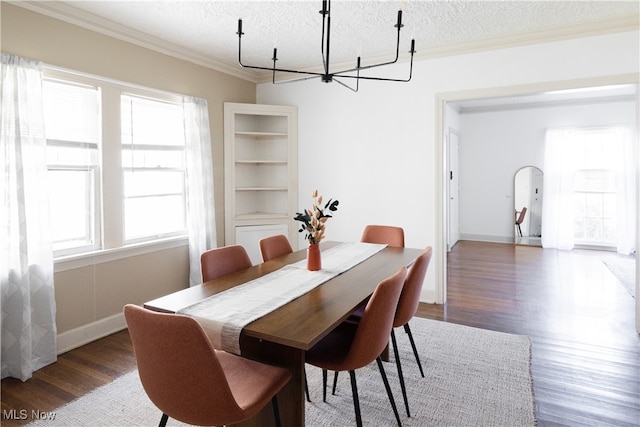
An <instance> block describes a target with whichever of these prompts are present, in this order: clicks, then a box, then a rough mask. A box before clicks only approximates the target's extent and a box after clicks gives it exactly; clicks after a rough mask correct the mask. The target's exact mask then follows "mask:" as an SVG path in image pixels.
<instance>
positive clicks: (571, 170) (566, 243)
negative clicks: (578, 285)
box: [542, 129, 577, 250]
mask: <svg viewBox="0 0 640 427" xmlns="http://www.w3.org/2000/svg"><path fill="white" fill-rule="evenodd" d="M575 135H576V132H575V130H574V129H549V130H547V133H546V138H545V145H544V178H543V181H544V183H543V187H544V192H543V198H544V199H543V201H542V247H544V248H558V249H566V250H570V249H573V246H574V225H573V224H574V212H573V210H574V201H573V177H574V174H575V162H574V160H575V153H576V145H575V144H576V143H577V139H576V137H575Z"/></svg>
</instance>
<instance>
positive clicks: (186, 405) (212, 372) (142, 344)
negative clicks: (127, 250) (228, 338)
mask: <svg viewBox="0 0 640 427" xmlns="http://www.w3.org/2000/svg"><path fill="white" fill-rule="evenodd" d="M124 316H125V319H126V321H127V326H128V327H129V333H130V335H131V341H132V342H133V349H134V353H135V356H136V362H137V364H138V374H139V375H140V381H141V382H142V385H143V387H144V390H145V392H146V393H147V395H148V396H149V399H150V400H151V401H152V402H153V404H154V405H155V406H156V407H157V408H158V409H160V410H161V411H162V417H161V419H160V426H161V427H162V426H165V425H166V423H167V420H168V419H169V417H171V418H174V419H176V420H178V421H181V422H184V423H187V424H193V425H199V426H205V425H206V426H211V425H224V424H234V423H239V422H242V421H244V420H247V419H249V418H251V417H253V416H254V415H256V414H257V413H258V412H259V411H260V410H261V409H262V408H263V407H265V406H266V405H267V404H268V403H269V401H271V404H272V408H273V414H274V418H275V422H276V425H280V416H279V412H278V401H277V398H276V394H277V393H278V392H279V391H280V390H281V389H282V388H283V387H284V386H285V385H286V384H287V382H288V381H289V379H290V378H291V373H290V372H289V371H288V370H287V369H284V368H280V367H277V366H271V365H267V364H264V363H260V362H256V361H253V360H249V359H245V358H243V357H240V356H236V355H234V354H231V353H226V352H224V351H219V350H216V349H214V348H213V346H212V344H211V341H209V338H208V337H207V335H206V334H205V332H204V331H203V329H202V327H201V326H200V324H199V323H198V322H197V321H196V320H195V319H193V318H191V317H188V316H183V315H179V314H167V313H158V312H154V311H151V310H147V309H144V308H141V307H138V306H136V305H132V304H128V305H126V306H125V307H124Z"/></svg>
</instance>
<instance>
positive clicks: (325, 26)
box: [236, 0, 415, 92]
mask: <svg viewBox="0 0 640 427" xmlns="http://www.w3.org/2000/svg"><path fill="white" fill-rule="evenodd" d="M320 14H322V41H321V47H320V50H321V53H322V62H323V68H324V72H323V73H318V72H313V71H301V70H289V69H286V68H277V67H276V61H277V60H278V58H277V48H276V47H275V46H274V48H273V58H271V59H272V60H273V66H272V67H263V66H257V65H248V64H243V63H242V36H243V35H244V33H243V32H242V19H238V32H237V33H236V34H237V35H238V64H240V66H241V67H242V68H250V69H254V70H265V71H271V72H272V82H273V84H281V83H292V82H297V81H302V80H309V79H313V78H316V77H320V78H321V80H322V81H323V82H325V83H329V82H331V81H334V80H335V81H337V82H338V83H339V84H340V85H342V86H344V87H346V88H347V89H349V90H351V91H353V92H357V91H358V89H359V86H360V79H363V80H377V81H387V82H409V81H410V80H411V77H412V75H413V55H414V53H415V39H412V40H411V50H410V51H409V53H410V54H411V63H410V66H409V77H408V78H407V79H392V78H384V77H373V76H361V75H360V71H361V70H369V69H372V68H376V67H381V66H384V65H391V64H395V63H396V62H398V59H399V57H400V30H401V28H402V27H403V26H404V25H402V10H398V21H397V24H396V25H394V26H395V27H396V28H397V29H398V32H397V34H398V36H397V40H396V56H395V59H393V60H392V61H386V62H381V63H378V64H371V65H366V66H364V67H363V66H361V65H360V57H358V60H357V66H356V67H355V68H350V69H347V70H342V71H337V72H333V73H330V72H329V66H330V49H331V46H330V45H331V0H323V2H322V10H321V11H320ZM276 72H282V73H288V74H303V75H305V76H307V77H300V78H296V79H291V80H285V81H279V82H277V81H276ZM352 72H356V75H348V74H346V73H352ZM334 77H341V78H342V77H344V78H348V79H356V85H355V88H354V87H351V86H349V85H347V84H345V83H344V82H341V81H340V80H338V79H335V78H334Z"/></svg>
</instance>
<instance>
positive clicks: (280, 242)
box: [258, 234, 293, 262]
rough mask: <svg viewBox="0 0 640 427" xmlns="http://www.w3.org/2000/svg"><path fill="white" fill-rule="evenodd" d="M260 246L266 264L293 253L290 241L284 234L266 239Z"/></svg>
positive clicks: (261, 241) (262, 240)
mask: <svg viewBox="0 0 640 427" xmlns="http://www.w3.org/2000/svg"><path fill="white" fill-rule="evenodd" d="M258 244H259V246H260V254H262V261H265V262H266V261H269V260H272V259H274V258H278V257H279V256H282V255H286V254H290V253H292V252H293V248H292V247H291V244H290V243H289V239H287V236H285V235H284V234H278V235H276V236H269V237H265V238H264V239H261V240H260V242H258Z"/></svg>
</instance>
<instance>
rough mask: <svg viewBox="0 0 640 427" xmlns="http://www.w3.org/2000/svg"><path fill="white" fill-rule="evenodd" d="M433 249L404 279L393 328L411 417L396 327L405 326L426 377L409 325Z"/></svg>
mask: <svg viewBox="0 0 640 427" xmlns="http://www.w3.org/2000/svg"><path fill="white" fill-rule="evenodd" d="M432 253H433V249H432V248H431V246H428V247H427V248H425V250H424V251H422V253H421V254H420V255H419V256H418V258H416V260H415V261H414V262H413V264H412V265H411V268H410V269H409V272H408V273H407V278H406V279H405V281H404V287H403V288H402V294H400V300H399V301H398V309H397V310H396V315H395V318H394V319H393V328H392V329H391V342H392V344H393V355H394V357H395V359H396V367H397V368H398V378H399V379H400V388H401V390H402V397H403V399H404V407H405V409H406V410H407V416H408V417H410V416H411V413H410V412H409V400H408V399H407V389H406V387H405V383H404V375H403V374H402V363H401V362H400V354H399V352H398V343H397V342H396V334H395V332H394V328H399V327H400V326H403V327H404V331H405V332H406V333H407V335H408V336H409V342H410V343H411V348H412V350H413V355H414V356H415V358H416V363H417V364H418V368H419V369H420V375H422V378H424V371H423V370H422V363H420V356H419V355H418V350H417V348H416V343H415V341H414V339H413V334H412V333H411V328H410V327H409V321H410V320H411V319H413V316H415V315H416V312H417V311H418V306H419V304H420V293H421V292H422V285H423V283H424V278H425V276H426V275H427V269H428V268H429V263H430V262H431V255H432Z"/></svg>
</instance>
